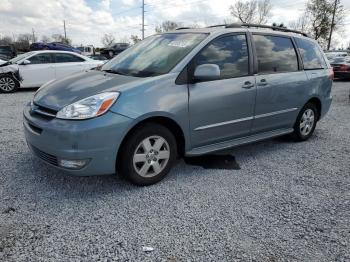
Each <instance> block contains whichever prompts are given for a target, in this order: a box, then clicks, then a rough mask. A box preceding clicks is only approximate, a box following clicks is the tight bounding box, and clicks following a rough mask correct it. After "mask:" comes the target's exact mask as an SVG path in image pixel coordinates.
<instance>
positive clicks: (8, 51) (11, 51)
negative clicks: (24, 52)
mask: <svg viewBox="0 0 350 262" xmlns="http://www.w3.org/2000/svg"><path fill="white" fill-rule="evenodd" d="M16 55H17V51H16V48H15V47H14V46H13V45H0V59H2V60H5V61H7V60H10V59H11V58H13V57H15V56H16Z"/></svg>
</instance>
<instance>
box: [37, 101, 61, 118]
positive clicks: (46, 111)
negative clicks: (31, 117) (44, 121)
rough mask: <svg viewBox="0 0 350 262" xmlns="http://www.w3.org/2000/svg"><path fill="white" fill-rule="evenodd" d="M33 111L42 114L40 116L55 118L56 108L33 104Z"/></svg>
mask: <svg viewBox="0 0 350 262" xmlns="http://www.w3.org/2000/svg"><path fill="white" fill-rule="evenodd" d="M33 112H34V113H35V114H38V115H40V116H42V117H45V118H50V119H52V118H55V117H56V114H57V111H56V110H53V109H51V108H47V107H44V106H40V105H37V104H34V108H33Z"/></svg>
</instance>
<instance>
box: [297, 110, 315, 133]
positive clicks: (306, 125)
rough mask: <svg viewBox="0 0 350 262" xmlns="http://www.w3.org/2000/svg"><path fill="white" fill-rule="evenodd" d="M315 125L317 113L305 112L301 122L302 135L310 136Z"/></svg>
mask: <svg viewBox="0 0 350 262" xmlns="http://www.w3.org/2000/svg"><path fill="white" fill-rule="evenodd" d="M314 123H315V113H314V111H313V110H311V109H307V110H305V112H304V114H303V116H302V117H301V120H300V133H301V134H302V135H303V136H307V135H308V134H310V132H311V130H312V128H313V126H314Z"/></svg>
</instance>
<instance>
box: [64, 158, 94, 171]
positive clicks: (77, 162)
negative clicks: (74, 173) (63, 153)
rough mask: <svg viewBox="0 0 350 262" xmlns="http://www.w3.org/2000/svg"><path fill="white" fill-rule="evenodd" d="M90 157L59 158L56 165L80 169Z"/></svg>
mask: <svg viewBox="0 0 350 262" xmlns="http://www.w3.org/2000/svg"><path fill="white" fill-rule="evenodd" d="M89 161H90V159H77V160H68V159H59V160H58V165H59V166H60V167H64V168H69V169H81V168H83V167H84V166H86V165H87V163H89Z"/></svg>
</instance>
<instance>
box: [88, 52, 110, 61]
mask: <svg viewBox="0 0 350 262" xmlns="http://www.w3.org/2000/svg"><path fill="white" fill-rule="evenodd" d="M88 57H89V58H91V59H94V60H99V61H107V60H108V58H107V57H105V56H104V55H98V54H96V55H89V56H88Z"/></svg>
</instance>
